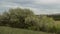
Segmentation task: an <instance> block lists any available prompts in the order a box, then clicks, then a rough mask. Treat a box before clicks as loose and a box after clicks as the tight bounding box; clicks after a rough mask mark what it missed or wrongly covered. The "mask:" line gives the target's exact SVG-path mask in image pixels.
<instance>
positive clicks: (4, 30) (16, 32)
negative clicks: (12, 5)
mask: <svg viewBox="0 0 60 34" xmlns="http://www.w3.org/2000/svg"><path fill="white" fill-rule="evenodd" d="M0 34H53V33H46V32H41V31H39V32H38V31H31V30H26V29H18V28H11V27H5V26H0Z"/></svg>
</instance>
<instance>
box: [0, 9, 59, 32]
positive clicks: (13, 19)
mask: <svg viewBox="0 0 60 34" xmlns="http://www.w3.org/2000/svg"><path fill="white" fill-rule="evenodd" d="M0 26H9V27H13V28H23V29H29V30H34V31H44V32H60V29H59V28H57V27H56V26H55V21H54V20H53V18H50V17H47V16H43V15H41V16H40V15H39V16H37V15H35V14H34V12H33V11H32V10H29V9H21V8H15V9H9V10H8V11H7V12H4V13H3V14H1V15H0ZM58 30H59V31H58Z"/></svg>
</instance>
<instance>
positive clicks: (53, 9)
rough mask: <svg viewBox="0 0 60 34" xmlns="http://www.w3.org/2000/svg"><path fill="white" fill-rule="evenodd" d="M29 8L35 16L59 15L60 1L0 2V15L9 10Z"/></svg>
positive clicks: (27, 0) (25, 0)
mask: <svg viewBox="0 0 60 34" xmlns="http://www.w3.org/2000/svg"><path fill="white" fill-rule="evenodd" d="M17 7H20V8H29V9H31V10H33V12H34V13H36V14H56V13H60V0H0V13H2V12H4V11H6V10H7V9H9V8H17Z"/></svg>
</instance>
